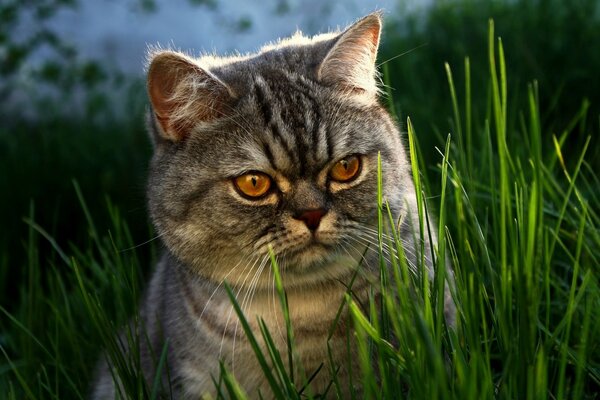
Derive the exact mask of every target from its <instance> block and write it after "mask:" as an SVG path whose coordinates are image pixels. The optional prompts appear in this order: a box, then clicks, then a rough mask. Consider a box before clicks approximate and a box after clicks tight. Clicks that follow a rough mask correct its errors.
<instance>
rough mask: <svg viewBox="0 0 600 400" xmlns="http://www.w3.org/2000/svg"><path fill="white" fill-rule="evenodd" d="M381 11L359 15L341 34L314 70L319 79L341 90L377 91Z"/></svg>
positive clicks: (373, 93)
mask: <svg viewBox="0 0 600 400" xmlns="http://www.w3.org/2000/svg"><path fill="white" fill-rule="evenodd" d="M380 34H381V14H380V13H374V14H370V15H367V16H366V17H364V18H362V19H360V20H359V21H358V22H356V23H355V24H353V25H351V26H350V27H349V28H347V29H346V30H345V31H344V32H342V33H341V34H340V36H339V37H338V39H337V41H336V42H335V44H334V45H333V47H332V48H331V50H329V52H328V53H327V55H326V56H325V59H324V60H323V62H321V64H320V65H319V69H318V70H317V77H318V79H319V80H320V81H321V82H323V83H325V84H328V85H332V86H335V87H338V88H340V89H341V90H344V91H349V92H358V93H366V94H372V95H376V94H377V92H378V88H377V67H376V65H375V60H376V58H377V48H378V47H379V37H380Z"/></svg>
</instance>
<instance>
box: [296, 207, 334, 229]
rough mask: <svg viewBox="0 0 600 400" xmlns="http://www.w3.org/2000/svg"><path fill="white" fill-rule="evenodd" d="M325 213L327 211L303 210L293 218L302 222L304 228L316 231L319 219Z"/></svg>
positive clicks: (320, 209)
mask: <svg viewBox="0 0 600 400" xmlns="http://www.w3.org/2000/svg"><path fill="white" fill-rule="evenodd" d="M326 213H327V210H324V209H322V208H318V209H316V210H303V211H300V212H299V213H298V214H297V215H295V216H294V218H295V219H299V220H300V221H304V224H306V227H307V228H308V229H310V230H311V231H314V230H316V229H317V228H318V227H319V224H320V223H321V218H323V215H325V214H326Z"/></svg>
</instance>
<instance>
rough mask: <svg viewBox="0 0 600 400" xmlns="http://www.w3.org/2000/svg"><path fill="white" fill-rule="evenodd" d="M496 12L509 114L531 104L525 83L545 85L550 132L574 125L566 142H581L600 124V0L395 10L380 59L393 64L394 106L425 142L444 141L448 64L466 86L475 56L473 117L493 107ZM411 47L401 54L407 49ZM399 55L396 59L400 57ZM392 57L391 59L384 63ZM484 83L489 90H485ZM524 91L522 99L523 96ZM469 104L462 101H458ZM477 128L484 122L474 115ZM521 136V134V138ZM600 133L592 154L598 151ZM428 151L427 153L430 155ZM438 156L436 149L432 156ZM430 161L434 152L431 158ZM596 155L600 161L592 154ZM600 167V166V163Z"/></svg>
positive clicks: (503, 1)
mask: <svg viewBox="0 0 600 400" xmlns="http://www.w3.org/2000/svg"><path fill="white" fill-rule="evenodd" d="M490 18H492V19H493V20H494V21H495V24H496V31H497V32H498V35H499V36H500V37H501V39H502V42H503V45H504V48H505V49H506V52H507V61H506V65H507V77H508V96H509V100H510V101H509V105H510V106H511V107H512V108H511V110H509V111H511V112H510V113H509V115H513V118H519V115H520V114H519V112H514V111H518V110H523V109H525V108H524V106H525V105H526V101H527V99H526V98H525V96H522V93H524V91H523V89H524V88H526V86H527V84H528V83H530V82H533V81H534V80H536V81H537V82H538V83H539V101H540V110H542V112H543V114H542V115H541V122H542V124H543V127H544V128H545V130H544V131H545V132H552V133H555V134H556V135H561V133H562V132H563V131H564V130H574V131H575V132H573V133H574V134H572V135H570V138H571V142H570V143H569V144H568V148H570V149H576V148H580V147H581V145H582V144H583V142H584V140H585V137H584V135H583V132H584V131H585V127H586V126H591V128H592V129H594V130H595V131H596V132H598V131H599V129H598V128H599V127H600V119H599V116H600V79H598V71H600V51H598V43H600V2H598V1H597V0H576V1H562V0H515V1H509V0H495V1H475V0H471V1H469V0H462V1H437V2H435V3H434V5H433V6H432V7H431V8H430V9H427V10H426V11H424V12H421V13H417V14H412V15H406V16H401V17H398V16H395V15H389V18H388V21H387V22H388V24H387V27H386V30H385V34H384V37H383V47H382V51H381V53H380V60H381V62H382V63H384V64H386V65H387V70H388V71H389V73H390V86H391V87H392V88H393V89H392V90H393V94H394V99H395V101H396V106H397V108H398V109H400V110H401V112H402V118H401V119H403V120H405V119H406V117H407V116H410V118H411V119H412V120H413V122H414V124H415V126H418V127H421V129H420V130H419V132H418V134H419V135H420V139H423V140H424V142H423V148H424V149H429V148H432V145H434V144H435V145H438V146H440V147H441V145H440V144H441V143H444V141H445V137H446V135H447V133H448V132H450V131H451V130H453V129H452V128H453V127H452V126H451V124H450V122H449V121H450V116H451V115H452V110H451V102H450V101H449V99H450V97H449V94H448V92H447V77H446V72H445V71H444V63H445V62H448V63H449V64H450V65H451V66H452V68H453V70H454V76H455V80H456V87H458V88H462V87H464V68H463V65H464V58H465V57H466V56H469V58H470V67H471V81H472V82H471V87H472V88H473V95H474V96H475V97H474V98H473V104H474V106H473V107H474V109H473V110H472V114H473V116H484V115H486V114H485V110H487V109H488V108H489V107H490V102H489V99H490V96H489V92H490V90H491V88H489V87H487V85H488V80H487V78H488V74H489V67H488V58H487V54H486V52H487V21H488V19H490ZM404 52H407V54H404V55H402V56H399V57H398V55H399V54H402V53H404ZM395 57H396V58H395ZM386 60H390V61H386ZM481 88H485V89H486V90H480V89H481ZM519 96H522V97H519ZM582 102H586V103H587V102H589V109H588V113H587V116H586V118H585V119H584V122H583V125H578V126H573V125H572V124H571V122H572V119H573V116H575V115H576V114H578V112H579V110H580V109H581V107H582ZM460 107H461V108H463V104H460ZM474 123H475V124H477V125H478V126H479V127H481V126H483V125H484V124H485V121H483V120H476V121H474ZM515 139H518V138H515ZM548 143H550V142H549V141H548ZM598 144H600V140H598V138H597V137H596V138H594V139H593V142H592V145H591V146H590V148H591V151H592V153H594V152H595V154H596V155H597V156H598V155H600V146H598ZM428 154H429V153H428V152H427V151H426V152H425V155H426V157H427V156H428ZM432 156H433V157H435V154H434V155H432ZM427 159H428V160H427V161H432V159H433V158H432V157H427ZM592 159H596V160H597V159H598V157H594V158H592ZM599 166H600V164H599Z"/></svg>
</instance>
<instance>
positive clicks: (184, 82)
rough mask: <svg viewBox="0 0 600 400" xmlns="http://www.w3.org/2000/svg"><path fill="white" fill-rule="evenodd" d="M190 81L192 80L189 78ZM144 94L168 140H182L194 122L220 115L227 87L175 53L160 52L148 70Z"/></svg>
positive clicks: (225, 99)
mask: <svg viewBox="0 0 600 400" xmlns="http://www.w3.org/2000/svg"><path fill="white" fill-rule="evenodd" d="M189 78H193V79H189ZM148 95H149V97H150V102H151V103H152V107H153V109H154V113H155V115H156V119H157V121H158V122H159V124H160V126H161V127H162V130H163V133H164V136H166V138H167V139H169V140H175V141H178V140H181V139H183V138H185V137H186V136H187V135H188V134H189V131H190V130H191V129H192V128H193V126H194V125H195V124H196V123H198V122H202V121H204V122H206V121H210V120H212V119H215V118H218V117H220V116H222V114H223V106H224V105H225V102H226V101H227V96H228V92H227V88H226V87H225V85H224V84H223V83H221V82H220V81H218V80H217V79H216V78H213V77H212V76H211V75H210V74H209V73H207V72H206V71H204V70H203V69H202V68H200V67H199V66H198V65H196V64H194V63H193V62H191V61H189V60H188V59H186V58H185V57H184V56H182V55H179V54H177V53H171V52H166V53H161V54H159V55H157V56H156V57H155V58H154V60H153V61H152V63H151V65H150V68H149V70H148Z"/></svg>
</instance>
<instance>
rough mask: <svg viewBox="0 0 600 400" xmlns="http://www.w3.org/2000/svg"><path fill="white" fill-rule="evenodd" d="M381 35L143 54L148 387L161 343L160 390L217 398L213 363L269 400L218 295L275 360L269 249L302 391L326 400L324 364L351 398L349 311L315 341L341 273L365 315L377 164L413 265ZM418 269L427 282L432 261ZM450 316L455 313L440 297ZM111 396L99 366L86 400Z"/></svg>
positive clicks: (408, 207) (330, 318)
mask: <svg viewBox="0 0 600 400" xmlns="http://www.w3.org/2000/svg"><path fill="white" fill-rule="evenodd" d="M380 28H381V22H380V17H379V16H378V15H370V16H367V17H365V18H364V19H362V20H360V21H359V22H357V23H356V24H354V25H353V26H351V27H350V28H348V29H347V30H346V31H344V32H342V33H332V34H327V35H321V36H319V37H315V38H305V37H301V36H296V37H294V38H292V39H290V40H288V41H283V42H280V43H278V44H276V45H274V46H271V47H268V48H265V49H263V50H262V51H261V52H259V53H258V54H256V55H254V56H248V57H239V58H223V59H217V58H212V57H204V58H201V59H198V60H196V59H192V58H189V57H187V56H184V55H182V54H179V53H174V52H169V51H164V52H157V53H156V54H154V55H153V56H152V60H151V64H150V68H149V72H148V89H149V94H150V100H151V103H152V107H153V115H152V122H151V124H150V125H151V130H152V131H153V132H154V138H155V143H156V147H155V155H154V158H153V160H152V166H151V174H150V180H149V187H148V193H149V204H150V211H151V215H152V219H153V221H154V223H155V225H156V228H157V230H158V232H159V234H160V236H161V238H162V240H163V241H164V243H165V245H166V251H165V255H164V256H163V258H162V260H161V262H160V263H159V265H158V267H157V270H156V272H155V273H154V276H153V278H152V281H151V284H150V287H149V289H148V291H147V294H146V296H145V299H144V301H143V305H142V317H141V320H142V321H143V324H144V325H145V328H146V329H147V337H148V338H149V341H150V343H151V346H150V349H151V350H150V349H149V348H148V347H147V346H142V347H141V357H142V366H143V367H144V373H145V376H146V378H147V379H148V380H149V382H151V381H152V379H153V377H154V366H153V365H154V364H155V362H153V357H152V356H151V353H152V352H154V354H155V357H154V360H155V359H156V355H160V353H161V350H162V349H163V346H164V344H165V340H167V343H168V346H167V347H168V353H167V354H168V359H167V360H168V371H169V374H168V375H167V374H164V376H163V381H164V383H165V386H166V387H168V386H171V387H172V388H173V390H174V396H175V397H176V398H199V397H200V396H202V395H204V394H211V395H212V396H214V395H215V393H216V389H215V387H214V384H213V380H212V379H213V378H214V379H218V376H219V360H221V359H222V360H223V362H224V364H225V366H226V367H227V368H228V369H229V370H230V371H232V372H233V373H234V375H235V377H236V379H237V380H238V381H239V383H240V384H241V386H242V388H243V389H244V390H246V391H247V393H248V394H249V395H250V396H251V397H257V396H258V392H257V389H260V390H261V393H262V394H263V395H264V396H265V395H266V397H269V395H268V393H269V390H268V385H267V383H266V380H265V377H264V373H262V371H261V370H260V368H259V367H258V363H257V361H256V358H255V356H254V354H253V352H252V350H251V348H250V346H249V344H248V342H247V340H246V338H245V335H244V333H243V330H242V328H241V326H239V323H238V319H237V317H236V315H235V312H233V311H232V306H231V302H230V300H229V298H228V297H227V293H226V291H225V288H224V285H223V284H222V283H223V282H224V281H226V282H228V284H229V285H230V286H231V287H232V289H233V291H234V293H235V294H236V297H237V300H238V302H239V303H240V305H241V306H242V308H243V310H244V313H245V315H246V317H247V319H248V321H249V322H250V324H251V326H252V328H253V330H254V332H255V333H256V334H257V336H258V337H260V336H261V335H260V330H259V328H258V323H257V316H259V317H260V318H262V319H263V320H264V321H265V323H266V325H267V327H268V328H269V330H270V332H271V333H272V336H273V338H274V340H275V342H276V344H277V345H278V347H279V349H280V350H281V352H282V354H283V355H284V359H286V358H285V357H286V355H285V352H286V342H285V326H284V322H283V316H282V314H281V307H280V304H279V300H278V298H277V294H276V293H275V287H274V276H273V272H272V270H271V261H270V253H269V249H270V248H272V250H273V253H274V254H275V257H276V259H277V261H278V265H279V268H280V270H281V275H282V281H283V286H284V288H285V290H286V294H287V298H288V303H289V310H290V318H291V322H292V325H293V329H294V335H295V343H296V355H297V356H298V358H299V359H298V360H297V363H299V364H297V365H301V366H302V368H303V370H304V373H305V374H306V375H307V376H310V375H311V374H312V373H313V372H314V371H315V370H316V369H317V368H319V366H320V365H321V364H323V365H324V367H323V368H322V370H321V372H320V373H319V374H317V375H316V378H315V380H314V381H313V382H312V384H311V388H310V389H309V390H310V391H311V393H313V394H317V393H322V392H323V391H324V390H325V389H326V388H327V387H328V386H329V384H330V382H331V375H330V372H331V371H333V370H336V368H339V369H338V375H337V377H338V381H339V382H341V383H342V386H343V385H344V384H346V387H345V390H350V389H349V388H347V386H348V385H347V383H348V380H349V379H348V373H349V371H348V366H349V365H350V369H355V370H356V369H357V368H353V367H352V365H353V364H354V363H355V362H356V361H355V360H356V357H355V356H354V355H353V354H348V352H347V350H348V347H347V342H346V329H347V328H348V326H349V325H350V323H349V321H348V317H347V315H346V314H345V313H342V316H341V317H340V318H339V320H338V325H337V328H336V329H335V330H334V334H333V337H332V339H331V340H329V343H328V341H327V337H328V334H329V331H330V329H331V327H332V324H333V322H334V321H335V319H336V314H337V312H338V309H339V307H340V305H341V304H342V302H343V300H344V294H345V293H346V292H347V291H348V287H347V286H348V285H349V283H350V281H351V279H352V277H353V276H355V281H354V283H353V285H352V287H353V295H354V296H356V298H357V300H358V301H359V302H363V303H367V302H368V293H369V290H371V287H372V285H371V282H373V281H376V280H377V275H378V271H379V263H378V257H379V255H378V251H377V239H376V238H377V233H376V232H377V203H376V199H377V197H376V194H377V159H378V154H380V156H381V166H382V173H383V187H382V189H383V197H384V199H385V201H386V202H387V203H388V204H389V208H390V210H391V213H392V215H393V217H394V218H395V219H397V220H398V221H401V223H400V224H399V226H398V228H399V234H400V236H401V238H402V240H403V242H404V244H405V249H406V253H407V258H408V260H409V263H411V264H412V265H418V261H417V259H418V258H419V257H418V254H417V253H418V247H419V246H416V245H415V241H414V239H415V238H419V237H420V234H419V232H418V222H417V221H418V220H417V214H416V200H415V194H414V188H413V184H412V181H411V178H410V168H409V165H408V163H407V159H406V155H405V151H404V149H403V147H402V144H401V141H400V135H399V132H398V130H397V128H396V127H395V125H394V122H393V120H392V118H391V117H390V116H389V114H388V113H387V111H386V110H385V109H384V108H383V107H382V106H381V105H380V104H379V103H378V101H377V94H378V93H377V90H378V89H377V82H376V70H375V64H374V62H375V56H376V52H377V46H378V43H379V34H380ZM425 237H427V235H425ZM429 247H430V246H429V243H426V245H425V246H424V248H425V249H429ZM425 258H426V259H427V260H428V261H427V265H426V266H425V268H427V269H428V271H427V272H428V274H429V275H430V276H432V275H433V271H432V269H431V262H430V261H429V260H430V259H431V256H430V254H429V253H428V254H426V255H425ZM359 264H360V267H358V266H359ZM357 268H360V273H358V274H356V273H355V271H356V270H357ZM446 306H447V312H448V314H449V315H450V314H452V312H453V307H454V306H453V304H452V302H451V300H450V299H448V301H447V304H446ZM328 344H329V347H330V351H331V358H332V360H333V362H334V364H335V366H334V367H333V368H332V367H331V366H330V365H329V361H330V360H329V359H328ZM351 352H352V350H351ZM348 360H351V361H350V362H348ZM298 372H300V371H297V373H298ZM354 373H355V374H356V371H354ZM296 376H297V374H296ZM167 380H169V381H170V382H167ZM355 381H356V380H355ZM114 396H115V387H114V384H113V382H112V377H111V374H110V373H108V366H107V365H105V366H104V371H103V372H101V373H100V377H99V379H98V382H97V385H96V388H95V392H94V398H96V399H105V398H114Z"/></svg>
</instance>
